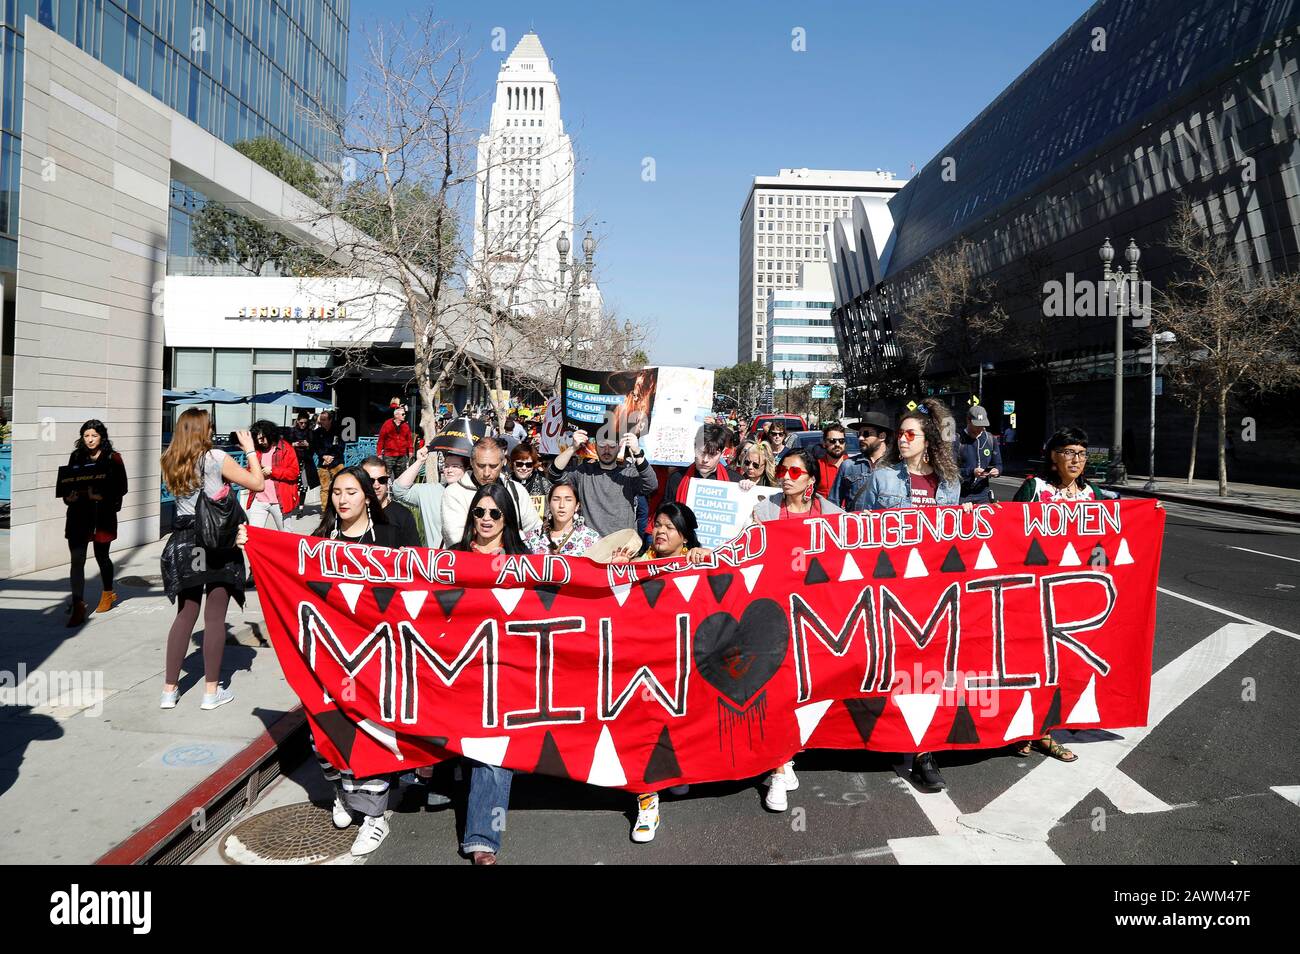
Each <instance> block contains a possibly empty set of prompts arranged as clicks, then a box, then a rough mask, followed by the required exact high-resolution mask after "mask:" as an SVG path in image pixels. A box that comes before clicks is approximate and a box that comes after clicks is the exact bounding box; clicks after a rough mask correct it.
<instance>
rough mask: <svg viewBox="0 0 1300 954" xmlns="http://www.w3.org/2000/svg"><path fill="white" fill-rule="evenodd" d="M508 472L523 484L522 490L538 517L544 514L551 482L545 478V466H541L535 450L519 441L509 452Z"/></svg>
mask: <svg viewBox="0 0 1300 954" xmlns="http://www.w3.org/2000/svg"><path fill="white" fill-rule="evenodd" d="M510 473H511V475H512V476H513V477H514V478H515V480H517V481H519V482H520V483H521V484H523V485H524V490H525V491H526V492H527V493H528V496H529V497H530V498H532V501H533V507H535V508H536V510H537V516H538V517H544V516H545V515H546V498H547V497H549V496H550V493H551V482H550V481H549V480H547V479H546V468H545V467H543V466H542V464H541V459H540V458H539V457H538V456H537V451H536V450H534V449H533V447H532V446H531V445H530V444H528V443H521V444H519V445H518V446H516V447H515V449H514V450H512V451H511V452H510Z"/></svg>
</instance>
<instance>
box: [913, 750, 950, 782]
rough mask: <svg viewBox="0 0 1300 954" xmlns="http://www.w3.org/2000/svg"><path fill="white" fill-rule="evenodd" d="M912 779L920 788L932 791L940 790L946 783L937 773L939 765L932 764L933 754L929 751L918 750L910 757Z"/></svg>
mask: <svg viewBox="0 0 1300 954" xmlns="http://www.w3.org/2000/svg"><path fill="white" fill-rule="evenodd" d="M912 781H913V782H915V783H916V784H917V786H919V787H920V788H924V789H927V790H929V791H932V792H942V791H943V790H944V789H945V788H947V787H948V783H947V782H945V781H944V780H943V776H942V775H940V774H939V766H937V765H935V764H934V756H933V755H931V754H930V753H929V752H918V753H917V754H916V756H915V757H914V758H913V759H912Z"/></svg>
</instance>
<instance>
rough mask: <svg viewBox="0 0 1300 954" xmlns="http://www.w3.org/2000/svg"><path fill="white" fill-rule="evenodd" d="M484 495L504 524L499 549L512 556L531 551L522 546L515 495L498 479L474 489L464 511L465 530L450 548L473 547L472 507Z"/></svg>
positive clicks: (466, 548) (464, 548) (468, 548)
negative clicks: (496, 510)
mask: <svg viewBox="0 0 1300 954" xmlns="http://www.w3.org/2000/svg"><path fill="white" fill-rule="evenodd" d="M484 497H489V498H491V500H492V502H493V503H494V504H496V505H497V509H498V510H500V511H501V514H502V516H501V521H502V523H503V524H504V525H505V526H504V528H503V529H502V531H501V549H503V550H505V551H506V553H509V554H511V555H512V556H513V555H515V554H524V553H532V551H531V550H529V549H528V548H527V547H526V546H524V541H523V539H522V538H521V537H520V536H519V512H518V511H517V510H516V509H515V495H514V494H513V493H512V492H511V491H510V489H509V488H508V487H506V486H505V485H504V484H502V483H501V482H500V481H498V482H496V483H491V484H484V485H483V486H482V487H478V488H476V489H475V490H474V496H473V497H472V498H470V502H469V509H468V510H466V511H465V531H464V532H463V533H462V534H461V537H460V543H458V544H456V545H455V546H454V547H452V549H453V550H465V551H468V550H472V549H473V543H474V507H475V506H477V505H478V502H479V501H480V500H482V499H483V498H484Z"/></svg>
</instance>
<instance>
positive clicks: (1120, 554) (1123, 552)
mask: <svg viewBox="0 0 1300 954" xmlns="http://www.w3.org/2000/svg"><path fill="white" fill-rule="evenodd" d="M1132 562H1133V554H1131V553H1129V552H1128V540H1126V539H1124V538H1123V537H1120V538H1119V549H1118V550H1116V551H1115V560H1114V563H1115V565H1116V566H1124V565H1125V564H1128V563H1132Z"/></svg>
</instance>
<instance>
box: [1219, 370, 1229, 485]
mask: <svg viewBox="0 0 1300 954" xmlns="http://www.w3.org/2000/svg"><path fill="white" fill-rule="evenodd" d="M1227 446H1228V389H1227V388H1225V387H1220V388H1219V496H1220V497H1226V496H1228V454H1227Z"/></svg>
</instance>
